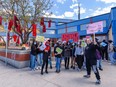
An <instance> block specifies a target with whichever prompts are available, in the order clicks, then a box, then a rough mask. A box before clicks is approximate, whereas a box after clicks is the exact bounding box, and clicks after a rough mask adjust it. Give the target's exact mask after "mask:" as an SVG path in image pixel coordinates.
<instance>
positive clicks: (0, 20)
mask: <svg viewBox="0 0 116 87" xmlns="http://www.w3.org/2000/svg"><path fill="white" fill-rule="evenodd" d="M0 25H2V17H1V16H0Z"/></svg>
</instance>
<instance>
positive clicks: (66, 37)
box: [62, 32, 79, 42]
mask: <svg viewBox="0 0 116 87" xmlns="http://www.w3.org/2000/svg"><path fill="white" fill-rule="evenodd" d="M69 40H73V41H74V42H78V40H79V34H78V33H77V32H75V33H67V34H62V41H69Z"/></svg>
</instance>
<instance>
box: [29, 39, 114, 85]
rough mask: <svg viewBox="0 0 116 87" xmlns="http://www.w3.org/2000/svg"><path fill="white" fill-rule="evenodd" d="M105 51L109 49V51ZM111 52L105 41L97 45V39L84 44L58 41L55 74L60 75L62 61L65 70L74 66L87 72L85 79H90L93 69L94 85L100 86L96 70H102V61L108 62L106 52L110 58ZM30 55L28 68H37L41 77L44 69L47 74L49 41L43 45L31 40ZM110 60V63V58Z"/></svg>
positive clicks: (55, 46) (50, 62) (55, 47)
mask: <svg viewBox="0 0 116 87" xmlns="http://www.w3.org/2000/svg"><path fill="white" fill-rule="evenodd" d="M110 43H111V42H110ZM83 44H84V45H83ZM106 49H109V51H107V50H106ZM112 50H113V49H111V46H110V47H109V46H108V43H107V42H105V40H104V41H103V42H102V43H99V42H98V40H97V39H96V40H94V41H92V39H91V38H87V39H86V40H85V43H83V42H82V41H79V42H77V43H74V42H70V41H68V42H66V41H63V42H62V41H61V40H58V41H57V43H56V44H55V45H54V56H55V60H56V64H55V67H56V73H60V71H61V64H62V62H63V60H64V63H65V64H64V66H65V69H66V70H68V69H69V68H72V69H75V67H76V66H77V67H78V68H77V70H78V71H81V70H82V69H83V68H85V69H86V71H87V74H86V75H84V77H85V78H90V76H91V69H93V71H94V74H95V76H96V79H97V81H96V84H100V83H101V81H100V79H101V78H100V75H99V71H98V69H99V70H103V67H102V59H103V60H104V58H106V60H107V61H108V52H109V55H110V57H112V53H111V52H113V51H112ZM30 54H31V56H30V58H31V59H30V67H31V69H32V70H35V69H38V68H39V69H40V70H41V75H43V74H44V72H43V70H44V67H45V73H48V64H50V69H52V61H51V46H50V40H48V41H46V43H45V44H43V43H42V42H37V41H35V40H33V43H32V46H31V52H30ZM70 60H71V61H70ZM110 60H111V61H112V58H110ZM70 62H71V66H70Z"/></svg>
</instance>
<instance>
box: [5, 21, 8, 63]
mask: <svg viewBox="0 0 116 87" xmlns="http://www.w3.org/2000/svg"><path fill="white" fill-rule="evenodd" d="M5 30H6V55H5V56H6V58H5V64H6V65H7V53H8V49H7V48H8V26H7V22H6V23H5Z"/></svg>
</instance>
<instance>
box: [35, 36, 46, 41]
mask: <svg viewBox="0 0 116 87" xmlns="http://www.w3.org/2000/svg"><path fill="white" fill-rule="evenodd" d="M36 41H39V42H44V41H45V38H44V36H36Z"/></svg>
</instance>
